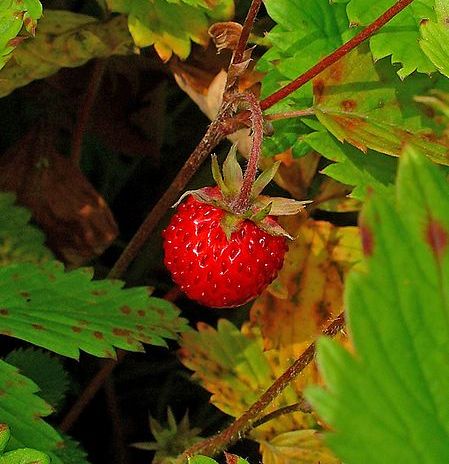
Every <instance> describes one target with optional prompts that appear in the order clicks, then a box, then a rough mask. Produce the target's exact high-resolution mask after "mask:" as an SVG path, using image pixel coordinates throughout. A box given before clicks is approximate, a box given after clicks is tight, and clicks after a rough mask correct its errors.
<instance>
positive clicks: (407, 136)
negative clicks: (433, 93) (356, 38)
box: [313, 47, 449, 164]
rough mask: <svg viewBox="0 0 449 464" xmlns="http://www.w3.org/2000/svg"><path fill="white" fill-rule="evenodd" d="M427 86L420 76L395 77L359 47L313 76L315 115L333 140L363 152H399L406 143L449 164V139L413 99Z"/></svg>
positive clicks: (438, 160)
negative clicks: (332, 136)
mask: <svg viewBox="0 0 449 464" xmlns="http://www.w3.org/2000/svg"><path fill="white" fill-rule="evenodd" d="M428 85H429V80H423V79H422V78H421V77H415V79H412V78H410V79H408V80H407V81H405V82H402V81H400V79H399V78H398V77H397V76H396V74H395V73H394V72H393V71H392V70H391V68H389V67H388V66H387V63H385V62H379V63H374V61H373V58H372V56H371V54H370V53H369V51H368V50H367V48H366V47H359V48H358V49H356V50H354V51H352V52H351V53H349V54H348V55H345V56H344V57H343V58H342V59H340V60H339V61H338V62H337V63H335V64H334V65H332V66H330V67H329V68H327V69H326V70H325V71H323V72H322V73H321V74H319V75H318V76H317V77H316V78H315V79H314V81H313V93H314V103H315V114H316V116H317V118H318V120H319V121H320V122H321V124H323V125H324V126H325V127H326V128H327V129H328V130H329V131H330V132H331V133H332V134H333V135H335V137H337V139H339V140H340V141H341V142H343V141H347V142H349V143H350V144H352V145H354V146H355V147H357V148H359V149H360V150H362V151H364V152H367V150H368V148H371V149H373V150H376V151H379V152H381V153H385V154H387V155H393V156H399V155H400V153H401V151H402V149H403V147H404V145H405V144H406V143H407V144H409V145H411V146H414V147H417V148H420V149H421V150H422V151H423V152H425V153H426V155H427V156H428V157H429V158H430V159H431V160H432V161H434V162H436V163H441V164H449V155H448V147H449V141H448V140H447V137H446V138H444V137H441V136H440V135H439V133H438V131H439V130H441V129H442V128H439V127H434V126H435V124H434V123H433V122H432V121H431V120H430V119H429V118H428V117H426V115H425V114H424V113H423V112H422V109H421V108H420V107H419V106H418V105H417V104H416V102H414V101H413V100H412V97H413V96H415V95H416V93H418V92H423V91H424V92H425V91H426V90H428V88H424V87H425V86H428ZM433 85H435V83H434V84H433ZM423 86H424V87H423Z"/></svg>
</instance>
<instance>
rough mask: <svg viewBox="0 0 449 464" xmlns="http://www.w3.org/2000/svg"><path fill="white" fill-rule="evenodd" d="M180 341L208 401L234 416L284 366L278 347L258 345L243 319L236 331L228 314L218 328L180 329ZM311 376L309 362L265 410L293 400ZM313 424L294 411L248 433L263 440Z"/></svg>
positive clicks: (185, 361)
mask: <svg viewBox="0 0 449 464" xmlns="http://www.w3.org/2000/svg"><path fill="white" fill-rule="evenodd" d="M181 347H182V348H181V351H180V357H181V361H182V362H183V364H184V365H185V366H186V367H188V368H189V369H192V370H193V371H195V373H194V378H195V379H197V380H198V381H199V382H200V383H201V385H202V386H203V387H204V388H206V390H208V391H209V392H211V393H212V398H211V402H212V403H213V404H214V405H215V406H217V407H218V408H219V409H221V410H222V411H224V412H225V413H227V414H229V415H231V416H234V417H237V416H239V415H241V414H242V413H243V412H245V411H246V410H247V409H248V408H249V406H251V405H252V404H253V403H254V402H255V401H256V400H257V399H258V398H259V397H260V395H261V394H262V393H263V392H264V391H265V390H266V389H267V388H268V387H269V386H270V385H271V384H272V383H273V381H274V380H275V379H276V378H277V377H278V376H279V375H280V374H282V372H283V371H284V370H285V369H286V368H287V367H288V363H287V361H286V360H282V359H280V358H279V352H278V351H277V350H271V351H264V350H263V346H262V338H261V335H260V331H258V330H257V329H254V328H250V327H249V326H248V325H245V326H244V327H243V329H242V331H239V330H238V329H237V328H236V327H235V326H233V325H232V324H231V323H230V322H229V321H227V320H220V321H219V322H218V327H217V330H215V329H214V328H212V327H210V326H209V325H206V324H200V325H199V326H198V331H197V332H186V333H184V334H183V337H182V341H181ZM316 381H317V374H316V369H315V367H314V366H313V365H310V366H309V367H308V368H307V369H306V370H305V371H304V372H303V375H302V376H301V379H300V380H299V381H298V382H297V383H296V384H295V385H291V386H289V387H287V388H286V390H284V392H283V393H282V394H281V395H280V396H279V397H278V398H277V399H275V400H274V401H273V403H272V404H271V406H270V407H269V408H268V409H267V410H266V412H267V413H268V412H270V411H273V410H276V409H279V408H281V407H283V406H287V405H290V404H294V403H297V402H298V401H299V400H300V394H299V392H300V391H302V389H303V387H304V385H306V384H307V385H308V384H312V383H314V382H316ZM314 425H316V423H315V421H314V419H313V418H312V417H311V415H310V414H304V413H302V412H295V413H293V414H289V415H284V416H280V417H278V418H277V419H276V420H275V421H270V422H268V423H266V424H264V425H262V426H260V427H258V428H257V429H255V430H254V431H253V432H252V434H251V436H252V437H253V438H254V439H263V440H268V439H270V438H272V437H273V436H275V435H277V434H279V433H283V432H286V431H292V430H297V429H304V428H310V427H311V426H314Z"/></svg>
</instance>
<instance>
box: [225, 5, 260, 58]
mask: <svg viewBox="0 0 449 464" xmlns="http://www.w3.org/2000/svg"><path fill="white" fill-rule="evenodd" d="M261 4H262V0H253V1H252V2H251V6H250V7H249V10H248V14H247V15H246V18H245V22H244V23H243V28H242V32H241V34H240V38H239V43H238V44H237V48H236V49H235V52H234V57H233V59H232V63H233V64H238V63H241V62H242V61H243V59H244V54H245V50H246V44H247V43H248V38H249V35H250V33H251V30H252V28H253V25H254V21H255V19H256V16H257V13H258V12H259V9H260V5H261Z"/></svg>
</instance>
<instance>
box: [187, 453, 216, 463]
mask: <svg viewBox="0 0 449 464" xmlns="http://www.w3.org/2000/svg"><path fill="white" fill-rule="evenodd" d="M189 464H218V463H217V461H216V460H215V459H212V458H209V457H207V456H200V455H198V456H194V457H193V458H190V459H189Z"/></svg>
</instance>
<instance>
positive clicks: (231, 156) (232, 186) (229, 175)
mask: <svg viewBox="0 0 449 464" xmlns="http://www.w3.org/2000/svg"><path fill="white" fill-rule="evenodd" d="M223 177H224V182H225V184H226V185H227V186H228V188H229V190H230V191H231V192H232V193H239V192H240V189H241V188H242V183H243V172H242V168H241V166H240V164H239V162H238V161H237V144H233V145H232V147H231V149H230V150H229V153H228V155H227V156H226V159H225V161H224V163H223Z"/></svg>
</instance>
